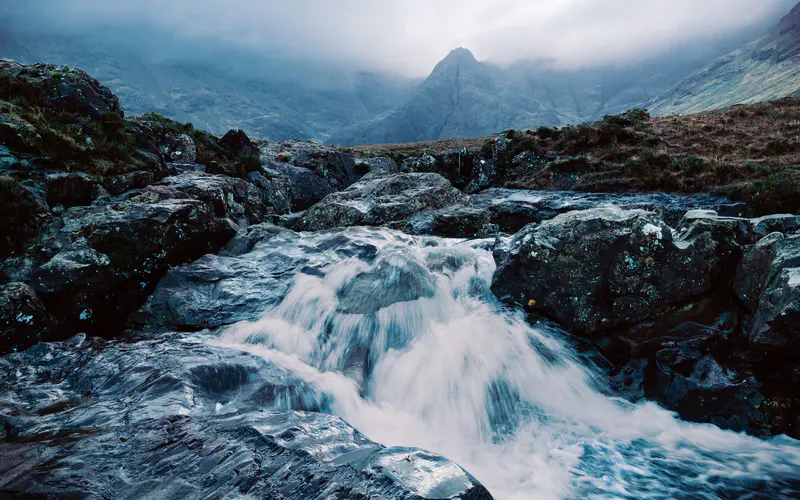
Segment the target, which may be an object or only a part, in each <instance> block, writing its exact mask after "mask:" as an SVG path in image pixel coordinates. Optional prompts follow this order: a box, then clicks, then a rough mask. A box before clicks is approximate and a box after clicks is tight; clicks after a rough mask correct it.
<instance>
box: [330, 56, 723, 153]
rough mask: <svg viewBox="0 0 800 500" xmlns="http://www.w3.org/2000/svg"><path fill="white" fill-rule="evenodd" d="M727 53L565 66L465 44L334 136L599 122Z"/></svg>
mask: <svg viewBox="0 0 800 500" xmlns="http://www.w3.org/2000/svg"><path fill="white" fill-rule="evenodd" d="M725 50H729V49H725ZM720 53H724V50H722V51H718V50H717V49H716V45H712V46H710V47H705V48H703V49H702V50H696V51H694V52H692V53H689V54H680V55H676V54H667V55H664V56H662V57H659V58H654V59H652V60H649V61H645V62H642V63H639V64H637V65H631V66H626V67H599V68H582V69H572V70H565V69H560V68H556V67H553V65H552V63H551V62H548V61H527V62H521V63H517V64H515V65H512V66H510V67H505V68H501V67H499V66H495V65H492V64H489V63H485V62H479V61H477V60H476V59H475V57H474V56H473V54H472V53H471V52H470V51H469V50H467V49H464V48H459V49H455V50H453V51H451V52H450V54H448V55H447V57H445V58H444V59H443V60H442V61H441V62H440V63H439V64H438V65H437V66H436V67H435V68H434V70H433V72H432V73H431V74H430V76H428V78H427V79H426V80H425V81H424V82H423V83H422V85H420V86H419V88H418V89H417V90H416V91H415V92H413V93H412V94H411V96H410V97H409V98H408V100H407V101H405V102H404V103H403V104H402V105H400V106H398V107H397V108H395V109H392V110H391V111H388V112H386V113H383V114H381V115H379V116H377V117H376V118H374V119H372V120H369V121H368V122H365V123H357V124H355V125H353V126H350V127H348V128H346V129H344V130H342V131H341V132H339V133H337V134H334V135H333V137H332V138H331V140H330V141H329V142H330V143H332V144H339V145H354V144H385V143H404V142H422V141H429V140H437V139H443V138H447V137H460V138H470V137H480V136H484V135H488V134H491V133H493V132H497V131H500V130H507V129H536V128H538V127H540V126H562V125H569V124H575V123H580V122H583V121H593V120H599V119H602V118H603V116H605V115H607V114H615V113H621V112H623V111H626V110H628V109H630V108H633V107H637V106H640V105H642V104H643V103H646V102H648V101H650V100H651V99H653V97H654V96H657V95H660V94H662V93H664V92H666V91H667V90H668V89H670V88H671V87H672V86H674V85H675V84H676V83H677V82H679V81H680V80H681V79H682V78H684V77H685V76H686V75H688V74H690V73H691V72H692V71H694V70H695V69H696V68H699V67H700V66H702V64H704V63H705V62H706V61H708V59H709V57H716V55H718V54H720ZM709 54H713V56H709Z"/></svg>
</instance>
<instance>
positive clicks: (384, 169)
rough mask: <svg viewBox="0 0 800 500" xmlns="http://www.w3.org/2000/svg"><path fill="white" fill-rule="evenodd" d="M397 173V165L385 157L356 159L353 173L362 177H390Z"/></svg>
mask: <svg viewBox="0 0 800 500" xmlns="http://www.w3.org/2000/svg"><path fill="white" fill-rule="evenodd" d="M399 171H400V169H399V168H397V163H395V161H394V160H392V159H391V158H387V157H385V156H380V157H377V158H364V159H357V160H356V165H355V172H356V173H357V174H359V175H362V176H363V175H366V174H372V175H373V176H376V175H390V174H396V173H398V172H399Z"/></svg>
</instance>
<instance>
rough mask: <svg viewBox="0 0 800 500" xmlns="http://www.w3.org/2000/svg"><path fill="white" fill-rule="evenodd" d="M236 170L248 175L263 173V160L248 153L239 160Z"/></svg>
mask: <svg viewBox="0 0 800 500" xmlns="http://www.w3.org/2000/svg"><path fill="white" fill-rule="evenodd" d="M236 169H237V170H240V171H243V172H248V173H249V172H259V171H261V160H260V159H259V158H258V156H256V155H254V154H253V153H247V154H245V155H243V156H242V157H241V158H239V161H238V162H237V163H236Z"/></svg>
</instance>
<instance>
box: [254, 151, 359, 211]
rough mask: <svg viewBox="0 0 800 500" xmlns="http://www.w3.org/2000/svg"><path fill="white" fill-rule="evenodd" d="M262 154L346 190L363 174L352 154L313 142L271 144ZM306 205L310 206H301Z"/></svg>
mask: <svg viewBox="0 0 800 500" xmlns="http://www.w3.org/2000/svg"><path fill="white" fill-rule="evenodd" d="M261 157H262V160H265V161H266V163H269V162H278V163H290V164H292V165H294V166H295V167H301V168H304V169H307V170H310V171H311V172H313V173H314V174H316V175H317V176H318V177H319V178H321V179H324V180H325V181H326V182H327V183H328V184H330V186H331V189H332V190H340V189H344V188H346V187H347V186H349V185H351V184H353V183H354V182H356V181H357V180H358V179H359V177H360V175H359V174H358V173H357V172H356V168H355V167H356V162H355V160H354V159H353V158H352V157H351V156H350V155H348V154H345V153H342V152H341V151H337V150H336V149H333V148H331V147H330V146H323V145H321V144H316V143H313V142H300V141H288V142H274V143H270V144H267V145H266V146H264V147H262V148H261ZM304 208H307V206H305V207H302V208H299V209H300V210H302V209H304Z"/></svg>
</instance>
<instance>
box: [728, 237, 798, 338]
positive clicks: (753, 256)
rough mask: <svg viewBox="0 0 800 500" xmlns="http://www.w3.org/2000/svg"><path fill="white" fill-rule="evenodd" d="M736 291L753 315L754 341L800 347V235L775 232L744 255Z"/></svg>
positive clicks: (749, 330)
mask: <svg viewBox="0 0 800 500" xmlns="http://www.w3.org/2000/svg"><path fill="white" fill-rule="evenodd" d="M734 290H735V291H736V293H737V295H738V296H739V298H740V299H741V300H742V301H743V302H744V303H745V306H746V307H747V308H748V310H749V311H750V312H751V313H752V314H753V317H752V319H751V321H750V323H749V325H748V326H747V328H746V333H747V337H748V339H749V340H750V342H751V343H753V344H755V345H757V346H759V347H763V348H771V349H785V348H787V347H791V348H794V349H796V348H797V347H798V346H800V235H795V236H787V235H785V234H782V233H773V234H770V235H769V236H767V237H765V238H763V239H761V240H760V241H759V242H758V243H756V244H755V245H754V246H753V247H752V248H751V249H750V250H749V251H748V252H747V253H745V255H744V257H743V258H742V260H741V262H740V264H739V268H738V270H737V272H736V277H735V279H734Z"/></svg>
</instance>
